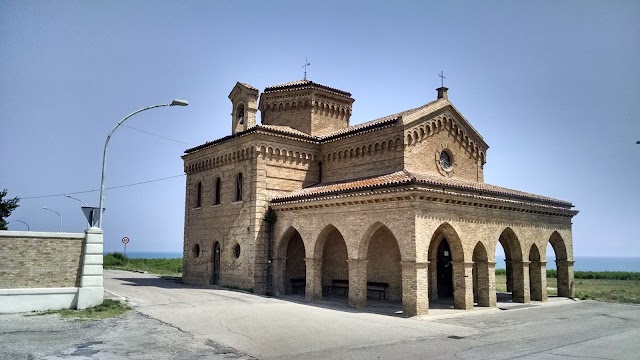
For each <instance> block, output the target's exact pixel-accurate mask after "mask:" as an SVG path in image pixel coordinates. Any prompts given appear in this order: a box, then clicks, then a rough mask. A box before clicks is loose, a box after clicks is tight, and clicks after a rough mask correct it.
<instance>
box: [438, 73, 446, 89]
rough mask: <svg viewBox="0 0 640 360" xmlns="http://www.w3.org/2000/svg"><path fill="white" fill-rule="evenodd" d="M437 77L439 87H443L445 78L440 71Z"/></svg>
mask: <svg viewBox="0 0 640 360" xmlns="http://www.w3.org/2000/svg"><path fill="white" fill-rule="evenodd" d="M438 77H440V86H441V87H444V79H446V78H447V77H446V76H444V72H443V71H440V74H439V75H438Z"/></svg>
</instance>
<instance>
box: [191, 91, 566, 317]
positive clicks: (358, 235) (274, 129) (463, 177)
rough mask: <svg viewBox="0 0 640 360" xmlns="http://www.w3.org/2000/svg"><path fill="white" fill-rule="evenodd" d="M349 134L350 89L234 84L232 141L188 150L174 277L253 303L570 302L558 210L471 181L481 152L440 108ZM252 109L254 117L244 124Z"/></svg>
mask: <svg viewBox="0 0 640 360" xmlns="http://www.w3.org/2000/svg"><path fill="white" fill-rule="evenodd" d="M447 90H448V89H447V88H445V87H441V88H438V89H437V98H436V99H435V100H434V101H431V102H429V103H427V104H425V105H423V106H420V107H417V108H414V109H410V110H406V111H403V112H400V113H397V114H393V115H389V116H385V117H382V118H379V119H376V120H372V121H369V122H366V123H362V124H358V125H352V126H351V125H350V124H349V119H350V116H351V113H352V103H353V102H354V99H353V98H352V97H351V94H350V93H348V92H346V91H343V90H339V89H335V88H331V87H328V86H325V85H321V84H318V83H315V82H312V81H309V80H300V81H294V82H290V83H285V84H281V85H276V86H270V87H267V88H265V89H264V91H263V92H262V93H260V92H259V90H258V89H256V88H254V87H252V86H250V85H248V84H244V83H240V82H239V83H237V84H236V85H235V87H234V88H233V90H232V91H231V93H230V94H229V99H230V101H231V104H232V112H231V125H232V126H231V128H232V132H231V135H229V136H226V137H223V138H221V139H217V140H214V141H211V142H207V143H205V144H202V145H200V146H197V147H194V148H192V149H188V150H186V152H185V155H184V156H183V160H184V171H185V173H186V174H187V181H186V186H187V188H186V194H187V195H186V200H185V229H184V267H183V281H184V282H185V283H191V284H219V285H222V286H227V287H235V288H241V289H248V290H252V291H254V292H256V293H261V294H275V295H276V296H277V295H284V294H291V293H304V294H305V297H306V299H307V300H309V301H315V300H319V299H322V298H323V297H325V296H338V295H342V294H344V296H345V301H347V299H348V302H349V304H350V305H351V306H354V307H364V306H366V303H367V300H368V299H382V298H384V299H387V300H390V301H401V302H402V307H403V313H404V315H405V316H413V315H422V314H426V313H428V309H429V302H430V301H434V300H438V299H443V298H445V299H448V298H453V304H454V307H455V308H458V309H471V308H472V307H473V306H487V307H491V306H496V278H495V264H496V263H495V261H496V259H495V253H496V247H497V246H498V244H500V245H501V246H502V248H503V249H504V252H505V257H506V273H507V276H506V277H507V284H506V286H507V290H508V291H509V292H510V293H511V296H512V299H513V301H515V302H523V303H528V302H530V301H532V300H533V301H546V300H547V283H546V281H547V277H546V250H547V246H552V247H553V250H554V252H555V255H556V257H555V258H556V260H555V261H556V267H557V270H558V271H557V273H558V275H557V294H558V296H565V297H572V296H573V240H572V235H571V226H572V223H571V220H572V217H573V216H575V215H576V214H577V213H578V212H577V211H576V210H574V209H573V205H572V204H571V203H569V202H566V201H562V200H557V199H552V198H549V197H544V196H540V195H535V194H529V193H525V192H522V191H517V190H511V189H507V188H502V187H498V186H494V185H490V184H487V183H485V182H484V174H483V167H484V164H485V163H486V161H487V158H486V156H487V155H486V154H487V149H488V145H487V144H486V143H485V141H484V140H483V138H482V136H481V135H480V134H479V133H478V132H477V131H476V130H475V129H474V128H473V126H472V125H471V124H470V123H469V122H468V121H467V120H466V119H465V118H464V116H463V115H462V114H461V113H460V112H459V111H458V110H457V109H456V108H455V107H454V105H453V104H452V103H451V102H450V101H449V99H448V95H447ZM258 110H260V114H261V123H260V124H257V112H258Z"/></svg>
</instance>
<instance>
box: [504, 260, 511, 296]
mask: <svg viewBox="0 0 640 360" xmlns="http://www.w3.org/2000/svg"><path fill="white" fill-rule="evenodd" d="M504 274H505V276H506V278H507V292H513V269H512V265H511V260H509V259H505V260H504Z"/></svg>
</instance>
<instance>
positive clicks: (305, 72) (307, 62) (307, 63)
mask: <svg viewBox="0 0 640 360" xmlns="http://www.w3.org/2000/svg"><path fill="white" fill-rule="evenodd" d="M309 65H311V63H310V62H309V60H307V58H306V57H305V58H304V65H302V66H301V67H303V68H304V80H307V66H309Z"/></svg>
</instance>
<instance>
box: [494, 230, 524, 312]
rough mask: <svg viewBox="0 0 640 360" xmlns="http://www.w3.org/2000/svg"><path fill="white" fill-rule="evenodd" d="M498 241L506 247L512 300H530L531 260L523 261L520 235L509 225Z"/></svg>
mask: <svg viewBox="0 0 640 360" xmlns="http://www.w3.org/2000/svg"><path fill="white" fill-rule="evenodd" d="M498 241H499V242H500V245H502V248H503V249H504V255H505V262H506V266H505V267H506V274H507V292H511V299H512V301H515V302H520V303H528V302H530V299H531V297H530V293H529V261H523V257H522V246H521V245H520V240H519V239H518V236H517V235H516V233H515V232H514V231H513V229H511V228H509V227H508V228H506V229H504V230H503V231H502V233H501V234H500V236H499V238H498ZM496 246H497V244H496ZM494 252H495V250H494Z"/></svg>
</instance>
